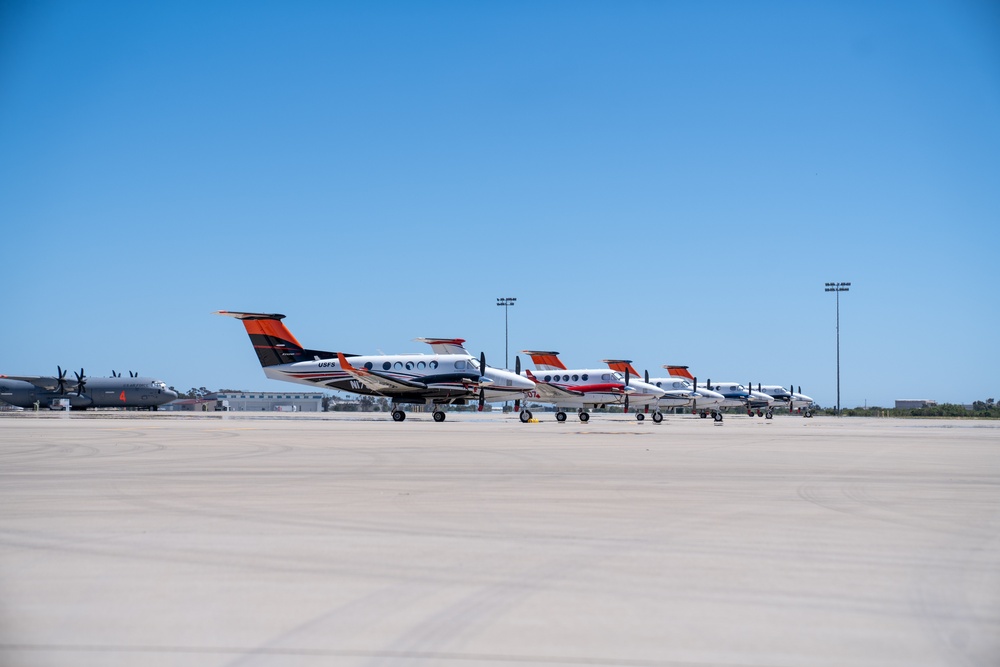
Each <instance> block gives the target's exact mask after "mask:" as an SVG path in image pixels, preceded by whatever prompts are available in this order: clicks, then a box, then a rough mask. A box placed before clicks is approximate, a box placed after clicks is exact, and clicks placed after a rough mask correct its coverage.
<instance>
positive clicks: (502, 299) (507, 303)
mask: <svg viewBox="0 0 1000 667" xmlns="http://www.w3.org/2000/svg"><path fill="white" fill-rule="evenodd" d="M516 301H517V297H513V296H498V297H497V305H498V306H503V367H504V368H510V360H509V359H508V356H507V348H508V344H507V311H508V309H509V308H510V307H511V306H513V305H514V303H515V302H516Z"/></svg>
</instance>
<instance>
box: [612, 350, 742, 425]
mask: <svg viewBox="0 0 1000 667" xmlns="http://www.w3.org/2000/svg"><path fill="white" fill-rule="evenodd" d="M604 362H605V363H606V364H607V365H608V366H609V367H610V368H611V369H613V370H616V371H619V372H630V373H632V374H636V370H635V368H634V367H633V366H632V362H630V361H626V360H624V359H605V360H604ZM663 367H664V368H666V369H667V370H671V369H684V370H686V369H687V366H670V365H664V366H663ZM643 379H644V381H645V382H646V383H647V384H651V385H653V386H654V387H657V388H659V389H662V390H663V396H661V397H660V398H659V399H658V400H657V402H656V404H657V406H658V407H665V408H679V407H690V408H691V409H692V412H698V411H699V410H701V416H702V417H704V416H706V415H707V414H708V412H709V411H711V413H712V416H713V417H714V418H715V421H722V413H721V412H719V410H718V408H719V407H720V406H721V405H722V404H723V402H724V401H725V397H724V396H723V395H722V394H720V393H718V392H715V391H712V390H710V389H704V388H700V389H695V385H697V384H698V381H697V380H696V379H695V378H691V379H690V380H689V379H688V378H687V377H683V376H681V375H679V374H678V375H675V374H674V373H673V372H671V374H670V376H669V377H657V378H651V377H649V371H646V374H645V376H644V378H643ZM654 419H655V415H654Z"/></svg>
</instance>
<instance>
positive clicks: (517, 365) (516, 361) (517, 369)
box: [514, 355, 521, 375]
mask: <svg viewBox="0 0 1000 667" xmlns="http://www.w3.org/2000/svg"><path fill="white" fill-rule="evenodd" d="M514 372H515V373H517V374H518V375H520V374H521V356H520V355H518V356H516V357H514Z"/></svg>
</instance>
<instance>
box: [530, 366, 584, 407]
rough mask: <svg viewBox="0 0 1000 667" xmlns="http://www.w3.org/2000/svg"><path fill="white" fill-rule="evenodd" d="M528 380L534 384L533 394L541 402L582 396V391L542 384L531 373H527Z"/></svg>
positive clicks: (546, 383)
mask: <svg viewBox="0 0 1000 667" xmlns="http://www.w3.org/2000/svg"><path fill="white" fill-rule="evenodd" d="M527 376H528V379H529V380H531V381H532V382H534V383H535V389H534V391H535V394H536V395H537V398H538V399H539V400H542V401H557V400H559V399H562V398H567V397H569V396H572V397H573V398H578V397H580V396H584V393H583V392H582V391H576V390H575V389H566V388H565V387H560V386H559V385H555V384H549V383H548V382H542V381H541V380H539V379H538V378H537V377H535V374H534V373H532V372H531V371H528V372H527Z"/></svg>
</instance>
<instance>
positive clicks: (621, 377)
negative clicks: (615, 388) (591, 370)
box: [611, 371, 625, 382]
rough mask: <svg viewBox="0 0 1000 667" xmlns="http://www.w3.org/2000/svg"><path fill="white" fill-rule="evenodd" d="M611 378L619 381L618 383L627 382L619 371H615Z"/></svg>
mask: <svg viewBox="0 0 1000 667" xmlns="http://www.w3.org/2000/svg"><path fill="white" fill-rule="evenodd" d="M611 376H612V377H613V378H614V379H615V380H617V381H618V382H624V381H625V376H624V375H622V374H621V373H619V372H618V371H615V372H614V373H612V374H611Z"/></svg>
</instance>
